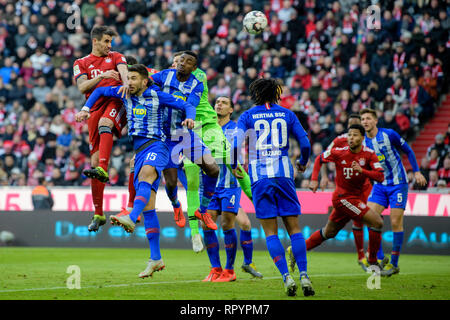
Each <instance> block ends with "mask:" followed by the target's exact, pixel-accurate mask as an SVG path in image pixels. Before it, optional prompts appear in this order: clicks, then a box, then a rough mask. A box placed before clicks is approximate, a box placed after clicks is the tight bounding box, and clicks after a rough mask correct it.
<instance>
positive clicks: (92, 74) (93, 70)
mask: <svg viewBox="0 0 450 320" xmlns="http://www.w3.org/2000/svg"><path fill="white" fill-rule="evenodd" d="M102 73H103V71H102V70H100V69H92V70H91V78H96V77H97V76H98V75H100V74H102Z"/></svg>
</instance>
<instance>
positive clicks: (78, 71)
mask: <svg viewBox="0 0 450 320" xmlns="http://www.w3.org/2000/svg"><path fill="white" fill-rule="evenodd" d="M80 72H81V71H80V66H79V65H76V66H74V67H73V74H74V75H75V76H77V75H79V74H80Z"/></svg>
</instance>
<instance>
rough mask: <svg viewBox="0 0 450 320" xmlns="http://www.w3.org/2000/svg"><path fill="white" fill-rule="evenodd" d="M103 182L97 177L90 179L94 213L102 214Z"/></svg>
mask: <svg viewBox="0 0 450 320" xmlns="http://www.w3.org/2000/svg"><path fill="white" fill-rule="evenodd" d="M104 190H105V184H104V183H103V182H100V181H98V180H97V179H91V191H92V202H93V203H94V208H95V213H94V214H98V215H100V216H102V215H103V191H104Z"/></svg>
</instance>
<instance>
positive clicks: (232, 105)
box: [214, 96, 234, 110]
mask: <svg viewBox="0 0 450 320" xmlns="http://www.w3.org/2000/svg"><path fill="white" fill-rule="evenodd" d="M219 98H227V99H228V101H230V107H231V109H233V110H234V102H233V99H231V98H230V97H229V96H218V97H217V98H216V100H215V101H214V104H216V102H217V99H219Z"/></svg>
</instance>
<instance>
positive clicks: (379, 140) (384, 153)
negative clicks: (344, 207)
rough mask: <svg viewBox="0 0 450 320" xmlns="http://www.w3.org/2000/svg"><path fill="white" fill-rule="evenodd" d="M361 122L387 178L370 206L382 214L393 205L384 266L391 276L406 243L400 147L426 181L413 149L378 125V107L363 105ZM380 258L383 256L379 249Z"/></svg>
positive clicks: (367, 142)
mask: <svg viewBox="0 0 450 320" xmlns="http://www.w3.org/2000/svg"><path fill="white" fill-rule="evenodd" d="M360 115H361V123H362V125H363V126H364V129H365V130H366V137H365V140H364V144H365V145H366V146H367V147H369V148H371V149H372V150H374V151H375V153H376V155H377V156H378V159H379V161H380V163H381V166H382V167H383V169H384V181H383V182H375V183H374V186H373V188H372V193H371V194H370V196H369V202H368V206H369V207H370V208H371V209H372V210H373V211H375V212H376V213H378V214H379V215H381V213H382V212H383V211H384V209H386V208H387V207H389V206H390V207H391V211H390V217H391V225H392V231H393V233H394V237H393V245H392V253H391V261H390V263H389V264H388V265H387V266H386V267H385V270H386V271H387V274H386V275H388V276H390V275H393V274H396V273H399V272H400V268H399V266H398V258H399V255H400V250H401V247H402V244H403V213H404V212H405V207H406V201H407V198H408V178H407V173H406V170H405V168H404V167H403V164H402V160H401V157H400V154H399V151H400V150H401V151H403V152H405V153H406V154H407V155H408V160H409V163H410V164H411V166H412V169H413V171H414V178H415V179H416V183H417V184H418V185H419V186H424V185H425V184H426V183H427V181H426V179H425V178H424V176H423V175H422V174H421V173H420V169H419V165H418V164H417V160H416V157H415V155H414V151H413V150H412V149H411V148H410V146H409V145H408V144H407V143H406V141H405V140H404V139H403V138H402V137H400V135H399V134H398V133H397V132H395V131H394V130H391V129H383V128H377V123H378V117H377V114H376V111H375V110H372V109H363V110H361V112H360ZM380 255H381V256H379V257H378V258H379V259H383V258H384V257H383V256H382V255H383V253H382V252H380Z"/></svg>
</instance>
